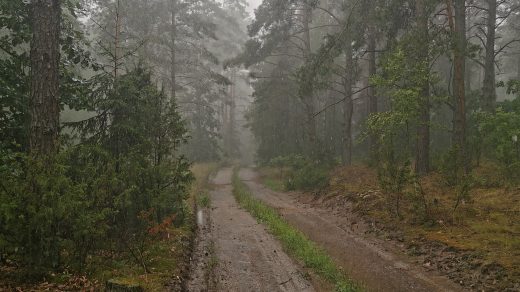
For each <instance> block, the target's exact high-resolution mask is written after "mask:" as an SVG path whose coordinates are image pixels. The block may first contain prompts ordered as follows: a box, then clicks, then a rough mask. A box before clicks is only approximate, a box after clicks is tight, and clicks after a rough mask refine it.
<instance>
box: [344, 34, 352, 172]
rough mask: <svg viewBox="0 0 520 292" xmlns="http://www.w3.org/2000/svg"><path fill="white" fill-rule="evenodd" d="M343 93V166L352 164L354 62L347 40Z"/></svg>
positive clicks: (349, 43) (348, 40)
mask: <svg viewBox="0 0 520 292" xmlns="http://www.w3.org/2000/svg"><path fill="white" fill-rule="evenodd" d="M343 84H344V92H345V101H344V103H343V117H344V128H343V139H344V143H343V144H344V145H343V155H342V158H343V165H351V164H352V115H353V113H354V100H353V98H352V87H353V85H354V60H353V51H352V41H351V40H350V38H347V40H346V41H345V80H344V82H343Z"/></svg>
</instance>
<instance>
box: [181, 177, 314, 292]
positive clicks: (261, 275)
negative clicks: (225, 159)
mask: <svg viewBox="0 0 520 292" xmlns="http://www.w3.org/2000/svg"><path fill="white" fill-rule="evenodd" d="M231 177H232V169H231V168H226V169H223V170H220V171H219V172H218V174H217V175H216V177H215V178H214V179H213V185H214V190H212V191H211V192H210V198H211V210H205V212H204V213H201V214H199V215H198V216H199V221H201V222H199V223H200V225H201V226H200V227H201V228H200V230H201V231H200V232H201V234H200V235H199V239H198V241H197V243H196V247H195V252H194V259H195V260H194V261H193V264H192V279H191V280H190V281H189V283H188V284H187V289H188V290H189V291H314V288H313V287H312V285H311V283H310V282H309V281H308V280H306V279H305V277H304V272H303V269H302V268H301V267H300V266H299V265H298V264H297V263H295V262H294V261H293V260H291V259H290V258H289V257H288V256H287V255H286V254H285V253H284V252H283V251H282V247H281V245H280V244H279V243H278V242H277V241H276V240H275V239H274V238H273V237H272V236H271V235H270V234H269V233H268V232H267V231H266V230H265V228H264V227H263V226H262V225H260V224H258V223H257V222H256V220H255V219H254V218H253V217H251V215H250V214H249V213H247V211H245V210H243V209H241V208H240V207H239V206H238V204H237V203H236V201H235V199H234V197H233V195H232V186H231Z"/></svg>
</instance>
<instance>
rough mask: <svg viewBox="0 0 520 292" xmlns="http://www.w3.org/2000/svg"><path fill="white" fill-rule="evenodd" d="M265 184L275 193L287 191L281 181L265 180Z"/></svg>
mask: <svg viewBox="0 0 520 292" xmlns="http://www.w3.org/2000/svg"><path fill="white" fill-rule="evenodd" d="M263 184H264V185H265V186H266V187H268V188H269V189H271V190H273V191H275V192H283V191H285V184H284V182H283V181H282V180H281V179H275V178H265V179H264V181H263Z"/></svg>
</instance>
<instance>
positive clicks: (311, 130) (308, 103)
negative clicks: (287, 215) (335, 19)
mask: <svg viewBox="0 0 520 292" xmlns="http://www.w3.org/2000/svg"><path fill="white" fill-rule="evenodd" d="M311 21H312V8H310V7H308V6H307V5H306V6H305V7H304V9H303V34H304V35H303V41H304V44H303V45H304V48H303V49H304V52H303V55H304V59H305V61H306V62H308V61H310V57H311V32H310V23H311ZM303 100H304V103H305V107H306V112H307V117H306V119H307V121H306V128H307V136H308V137H307V138H308V142H309V146H308V147H309V149H308V151H307V152H308V154H309V155H310V156H315V155H316V150H317V130H316V119H315V117H314V113H315V106H314V102H315V100H314V90H313V89H312V86H311V87H310V89H309V92H307V93H305V96H303Z"/></svg>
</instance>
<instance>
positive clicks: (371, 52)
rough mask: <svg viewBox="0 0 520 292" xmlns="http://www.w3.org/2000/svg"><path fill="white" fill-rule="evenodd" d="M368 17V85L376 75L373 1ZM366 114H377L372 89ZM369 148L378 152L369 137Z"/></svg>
mask: <svg viewBox="0 0 520 292" xmlns="http://www.w3.org/2000/svg"><path fill="white" fill-rule="evenodd" d="M368 9H369V17H368V40H367V50H368V78H369V80H368V82H367V84H370V78H372V77H374V76H375V75H376V74H377V60H376V49H377V41H376V38H377V35H376V27H375V23H374V22H375V10H376V5H375V1H374V0H370V2H369V5H368ZM367 93H368V96H367V97H368V113H369V115H371V114H376V113H377V112H378V100H377V95H376V90H375V88H373V87H369V88H368V91H367ZM370 148H371V151H372V152H373V153H377V152H378V149H377V148H378V145H377V139H376V138H375V137H370Z"/></svg>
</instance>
